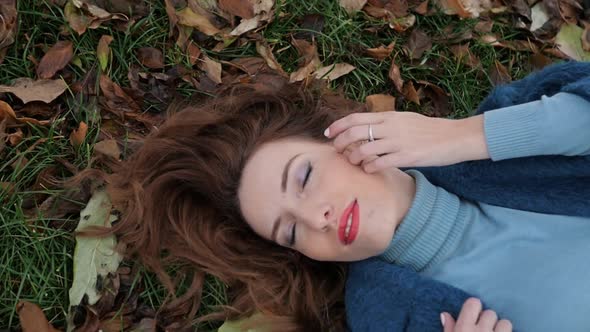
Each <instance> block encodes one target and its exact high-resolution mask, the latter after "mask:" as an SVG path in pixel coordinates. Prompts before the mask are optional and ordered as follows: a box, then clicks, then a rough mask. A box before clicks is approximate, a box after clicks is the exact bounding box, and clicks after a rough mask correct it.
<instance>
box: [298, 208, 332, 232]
mask: <svg viewBox="0 0 590 332" xmlns="http://www.w3.org/2000/svg"><path fill="white" fill-rule="evenodd" d="M296 215H297V216H298V217H299V218H298V219H300V220H301V221H302V222H304V223H305V224H306V225H307V226H308V227H310V228H311V229H314V230H317V231H321V232H327V231H329V230H330V229H331V228H333V227H334V226H335V225H336V220H335V219H334V208H333V207H332V206H331V205H329V204H322V205H319V206H318V205H316V206H307V207H306V206H302V207H301V208H300V209H299V211H298V213H297V214H296Z"/></svg>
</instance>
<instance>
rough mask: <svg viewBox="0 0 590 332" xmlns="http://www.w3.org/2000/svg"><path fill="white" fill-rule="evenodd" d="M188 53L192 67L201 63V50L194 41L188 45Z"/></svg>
mask: <svg viewBox="0 0 590 332" xmlns="http://www.w3.org/2000/svg"><path fill="white" fill-rule="evenodd" d="M186 52H187V53H188V59H189V62H190V64H191V65H194V64H195V63H197V61H199V58H200V57H201V49H200V48H199V47H198V46H197V45H195V43H193V42H192V41H190V42H189V43H188V44H187V45H186Z"/></svg>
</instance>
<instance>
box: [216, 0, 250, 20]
mask: <svg viewBox="0 0 590 332" xmlns="http://www.w3.org/2000/svg"><path fill="white" fill-rule="evenodd" d="M219 8H220V9H221V10H223V11H225V12H228V13H230V14H231V15H235V16H239V17H241V18H246V19H248V18H253V17H254V1H251V0H219Z"/></svg>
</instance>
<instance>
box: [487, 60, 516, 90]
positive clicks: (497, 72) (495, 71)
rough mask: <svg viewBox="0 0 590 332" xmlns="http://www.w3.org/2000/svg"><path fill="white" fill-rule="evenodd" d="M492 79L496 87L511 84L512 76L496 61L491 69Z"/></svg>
mask: <svg viewBox="0 0 590 332" xmlns="http://www.w3.org/2000/svg"><path fill="white" fill-rule="evenodd" d="M490 79H491V80H492V84H493V85H494V86H496V85H500V84H505V83H509V82H511V81H512V76H510V73H509V72H508V69H507V68H506V67H505V66H504V65H503V64H501V63H500V62H499V61H498V60H496V61H495V62H494V64H493V65H492V66H491V67H490Z"/></svg>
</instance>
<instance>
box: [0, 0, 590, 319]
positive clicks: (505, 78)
mask: <svg viewBox="0 0 590 332" xmlns="http://www.w3.org/2000/svg"><path fill="white" fill-rule="evenodd" d="M587 5H588V4H587V3H586V6H587ZM584 6H585V3H583V2H582V1H581V0H339V1H338V0H276V1H275V0H218V1H217V0H160V1H141V0H121V1H106V0H40V1H32V0H27V1H18V2H17V1H16V0H0V201H2V204H1V206H0V209H1V211H0V329H9V330H13V329H16V330H19V329H23V330H25V331H53V330H54V329H57V330H62V331H66V330H67V331H72V330H80V331H82V330H84V331H97V330H99V329H102V330H103V331H119V330H135V331H155V330H156V329H157V327H159V328H162V327H163V326H162V325H161V323H160V322H158V320H157V319H156V318H155V317H156V313H157V311H158V308H159V307H160V305H161V303H162V301H164V299H165V295H166V292H165V290H164V288H163V287H162V285H160V284H159V283H158V282H157V279H156V278H155V277H154V276H153V275H151V274H150V273H149V272H148V271H145V270H144V269H142V267H141V266H139V265H138V264H135V263H134V262H125V261H123V262H121V263H120V264H119V259H120V258H119V257H118V256H116V255H114V254H113V253H112V250H111V249H112V246H113V244H114V243H115V239H106V240H105V241H107V242H104V241H103V242H91V243H89V242H84V241H81V240H80V239H78V244H77V245H76V241H77V239H76V237H75V236H74V235H73V232H74V230H75V229H76V228H77V227H80V226H81V225H86V223H87V222H92V220H93V219H92V218H91V217H88V218H86V217H84V216H88V214H92V213H91V212H88V211H91V210H88V209H92V208H96V207H93V206H95V205H96V204H98V205H96V206H102V207H103V212H104V210H105V208H104V207H105V206H106V207H107V208H108V209H107V210H110V205H109V203H108V199H107V200H106V201H105V198H104V195H102V194H100V193H97V192H92V190H91V189H92V188H80V191H79V192H77V193H71V192H68V193H66V192H65V191H63V190H61V189H60V187H59V186H58V185H57V184H56V180H59V179H65V178H68V177H70V176H72V175H73V174H76V173H77V172H79V171H80V170H81V169H84V168H87V167H101V166H102V165H105V164H106V163H107V162H108V160H112V159H117V160H121V159H125V158H126V156H127V155H128V153H127V150H128V148H129V147H130V146H132V145H133V144H136V143H137V142H140V141H141V139H142V137H144V136H145V135H146V134H147V133H148V132H149V131H150V130H152V129H153V128H157V127H158V126H159V125H160V124H161V123H162V122H163V121H164V120H165V118H166V108H167V107H168V105H170V104H171V103H174V102H176V101H178V100H182V99H183V98H186V97H189V96H192V97H193V98H206V97H209V96H214V95H215V92H216V91H217V90H218V89H219V88H220V87H223V86H227V85H232V84H233V85H235V84H241V83H243V82H247V81H248V80H250V79H251V78H252V77H254V76H255V75H256V73H257V72H258V71H259V70H262V69H263V68H266V69H267V70H269V69H270V70H271V71H272V72H274V73H275V74H276V75H280V76H284V77H288V78H289V79H290V80H291V81H293V82H294V81H305V82H308V81H309V82H311V81H312V80H314V79H318V80H325V82H326V84H328V85H329V86H330V87H331V88H333V89H336V90H339V91H341V92H342V93H344V94H345V95H347V96H348V97H349V98H352V99H356V100H359V101H364V102H367V104H368V105H369V108H370V109H371V110H373V111H387V110H398V111H417V112H422V113H424V114H427V115H429V116H437V117H465V116H468V115H469V114H471V112H473V111H474V110H475V109H476V107H477V105H478V103H479V102H480V101H481V100H482V99H483V97H485V95H486V94H487V93H488V92H489V91H490V89H491V88H492V87H493V86H494V85H496V84H502V83H505V82H509V81H511V80H514V79H518V78H521V77H523V76H524V75H526V74H527V73H529V72H531V71H533V70H535V69H538V68H542V67H544V66H546V65H548V64H550V63H552V62H555V61H560V60H561V59H576V60H590V53H589V52H588V51H589V50H590V35H589V31H590V24H589V23H588V19H589V17H588V14H589V10H588V8H587V7H584ZM91 196H92V199H93V200H91V203H92V204H91V203H89V199H90V197H91ZM93 204H94V205H93ZM101 204H102V205H101ZM87 205H88V206H87ZM85 207H86V210H84V211H83V209H85ZM81 213H82V217H81ZM85 214H86V215H85ZM101 220H111V221H112V220H116V216H115V215H114V214H113V215H109V214H108V213H107V214H106V215H105V216H104V218H102V219H101ZM79 222H80V223H81V224H80V225H79ZM109 241H110V242H109ZM75 247H76V249H75V250H74V248H75ZM88 255H90V256H88ZM88 257H92V259H89V258H88ZM105 257H106V258H105ZM101 259H102V260H101ZM91 262H94V263H96V262H101V264H98V265H96V266H95V265H92V264H94V263H92V264H91ZM101 269H102V270H101ZM224 303H226V297H225V288H224V285H223V284H221V283H220V282H218V281H217V280H215V279H213V278H210V279H209V280H208V282H207V284H206V288H205V294H204V295H203V303H202V304H201V308H200V311H199V313H198V315H201V314H204V313H208V312H211V310H212V308H213V307H214V306H215V305H219V304H224ZM195 327H196V328H199V330H213V329H215V328H217V327H218V325H210V324H208V325H204V324H201V325H195Z"/></svg>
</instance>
